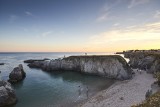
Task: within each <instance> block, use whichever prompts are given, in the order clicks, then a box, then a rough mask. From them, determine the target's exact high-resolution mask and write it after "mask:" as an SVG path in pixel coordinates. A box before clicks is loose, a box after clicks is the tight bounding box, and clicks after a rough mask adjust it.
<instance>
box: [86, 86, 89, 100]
mask: <svg viewBox="0 0 160 107" xmlns="http://www.w3.org/2000/svg"><path fill="white" fill-rule="evenodd" d="M88 95H89V88H88V86H87V87H86V96H87V99H88Z"/></svg>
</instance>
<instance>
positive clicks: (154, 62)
mask: <svg viewBox="0 0 160 107" xmlns="http://www.w3.org/2000/svg"><path fill="white" fill-rule="evenodd" d="M124 57H126V58H129V60H130V61H129V65H130V66H131V67H132V68H139V69H142V70H147V71H148V72H160V54H158V53H149V52H131V53H124Z"/></svg>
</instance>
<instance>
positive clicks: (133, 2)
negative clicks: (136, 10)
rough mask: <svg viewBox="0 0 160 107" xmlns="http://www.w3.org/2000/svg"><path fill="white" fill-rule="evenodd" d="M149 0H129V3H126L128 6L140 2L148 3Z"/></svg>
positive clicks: (133, 5)
mask: <svg viewBox="0 0 160 107" xmlns="http://www.w3.org/2000/svg"><path fill="white" fill-rule="evenodd" d="M149 1H150V0H131V2H130V4H129V5H128V8H132V7H135V6H137V5H140V4H145V3H148V2H149Z"/></svg>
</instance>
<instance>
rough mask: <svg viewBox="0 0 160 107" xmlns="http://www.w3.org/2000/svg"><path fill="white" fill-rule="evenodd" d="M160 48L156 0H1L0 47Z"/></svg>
mask: <svg viewBox="0 0 160 107" xmlns="http://www.w3.org/2000/svg"><path fill="white" fill-rule="evenodd" d="M158 48H160V0H0V52H115V51H122V50H128V49H158Z"/></svg>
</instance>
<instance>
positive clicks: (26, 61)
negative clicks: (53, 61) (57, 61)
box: [24, 58, 50, 63]
mask: <svg viewBox="0 0 160 107" xmlns="http://www.w3.org/2000/svg"><path fill="white" fill-rule="evenodd" d="M46 60H50V59H48V58H44V59H29V60H25V61H24V63H33V62H35V61H46Z"/></svg>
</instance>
